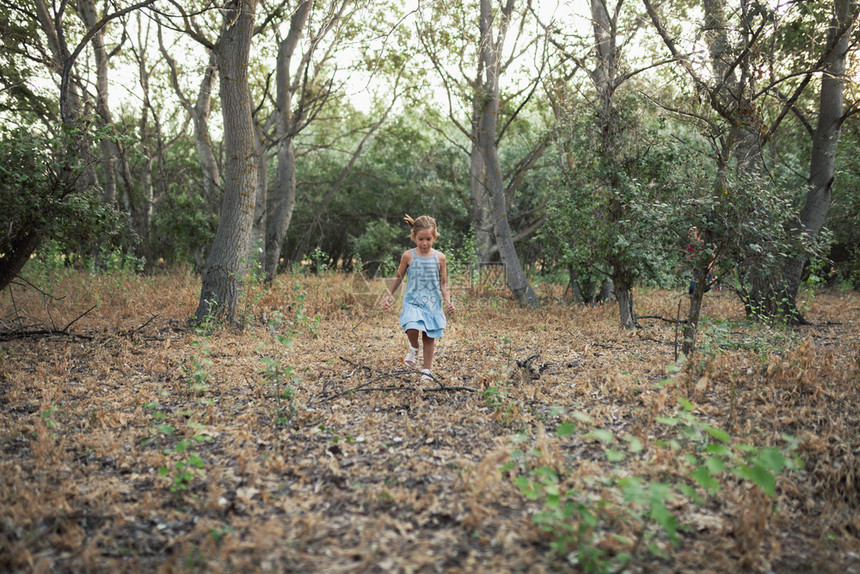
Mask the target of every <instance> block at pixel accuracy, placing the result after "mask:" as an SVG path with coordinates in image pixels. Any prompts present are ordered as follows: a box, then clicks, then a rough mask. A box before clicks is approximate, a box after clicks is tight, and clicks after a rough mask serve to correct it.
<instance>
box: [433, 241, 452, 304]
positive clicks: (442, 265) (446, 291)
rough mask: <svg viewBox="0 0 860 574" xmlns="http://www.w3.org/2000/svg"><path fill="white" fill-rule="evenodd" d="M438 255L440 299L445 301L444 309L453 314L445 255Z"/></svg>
mask: <svg viewBox="0 0 860 574" xmlns="http://www.w3.org/2000/svg"><path fill="white" fill-rule="evenodd" d="M437 253H439V287H441V289H442V299H444V300H445V307H446V308H447V309H448V312H449V313H453V312H454V302H453V301H451V286H450V285H449V284H448V265H447V261H448V260H447V259H445V255H444V254H442V253H441V252H438V251H437Z"/></svg>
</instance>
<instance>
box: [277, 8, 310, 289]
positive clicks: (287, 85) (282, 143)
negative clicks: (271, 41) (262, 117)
mask: <svg viewBox="0 0 860 574" xmlns="http://www.w3.org/2000/svg"><path fill="white" fill-rule="evenodd" d="M312 7H313V1H312V0H305V1H304V2H302V3H301V4H300V5H299V6H298V8H297V9H296V11H295V12H294V13H293V17H292V19H291V20H290V31H289V32H288V33H287V37H286V38H284V40H282V41H281V42H280V44H278V60H277V69H276V73H275V83H276V85H277V104H278V109H277V110H276V112H275V113H276V114H277V120H276V122H275V129H276V133H277V139H278V152H277V156H278V172H277V177H276V178H275V187H274V190H273V194H272V198H271V205H270V206H269V207H268V211H269V214H268V222H267V224H266V246H265V250H266V256H265V269H266V282H267V283H271V282H272V280H273V279H274V278H275V273H277V271H278V264H279V262H280V260H281V248H282V247H283V244H284V238H285V237H286V236H287V230H289V228H290V222H291V221H292V218H293V209H294V208H295V206H296V154H295V149H294V147H293V138H294V137H295V135H296V133H295V132H296V122H295V119H296V118H294V117H293V111H292V105H293V93H294V91H295V87H294V86H293V81H292V78H291V76H290V67H291V63H292V59H293V54H294V53H295V51H296V46H297V45H298V42H299V39H300V38H301V36H302V33H303V32H304V29H305V25H306V24H307V21H308V15H309V14H310V11H311V8H312ZM299 119H301V118H299Z"/></svg>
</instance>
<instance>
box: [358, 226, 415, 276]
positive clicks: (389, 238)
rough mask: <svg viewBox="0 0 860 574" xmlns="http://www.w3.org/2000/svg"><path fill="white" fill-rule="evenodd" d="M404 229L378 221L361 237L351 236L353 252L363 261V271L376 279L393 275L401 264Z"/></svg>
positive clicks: (367, 228)
mask: <svg viewBox="0 0 860 574" xmlns="http://www.w3.org/2000/svg"><path fill="white" fill-rule="evenodd" d="M402 238H403V228H402V227H398V226H395V225H392V224H390V223H389V222H387V221H386V220H384V219H377V220H375V221H371V222H370V223H368V224H367V227H365V229H364V233H362V234H361V235H358V236H355V235H351V234H350V236H349V239H350V243H351V245H352V251H353V253H355V256H356V257H358V258H359V259H360V260H361V267H362V271H364V272H365V273H367V274H369V275H370V276H372V277H375V276H376V275H378V274H382V275H383V276H389V275H393V274H394V272H395V271H396V270H397V265H398V264H399V263H400V259H399V258H400V253H401V249H400V244H402Z"/></svg>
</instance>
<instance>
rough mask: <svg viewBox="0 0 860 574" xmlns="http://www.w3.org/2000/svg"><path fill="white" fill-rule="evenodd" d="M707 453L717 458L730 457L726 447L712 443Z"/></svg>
mask: <svg viewBox="0 0 860 574" xmlns="http://www.w3.org/2000/svg"><path fill="white" fill-rule="evenodd" d="M705 452H707V453H709V454H714V455H717V456H729V449H728V448H726V446H725V445H722V444H717V443H711V444H709V445H708V446H706V447H705Z"/></svg>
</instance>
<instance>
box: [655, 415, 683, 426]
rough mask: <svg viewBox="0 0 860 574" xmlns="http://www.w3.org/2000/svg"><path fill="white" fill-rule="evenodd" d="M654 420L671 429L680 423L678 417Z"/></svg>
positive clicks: (656, 418)
mask: <svg viewBox="0 0 860 574" xmlns="http://www.w3.org/2000/svg"><path fill="white" fill-rule="evenodd" d="M654 420H656V421H657V422H658V423H660V424H664V425H668V426H670V427H673V426H675V425H676V424H678V422H679V421H678V419H677V418H676V417H655V418H654Z"/></svg>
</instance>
